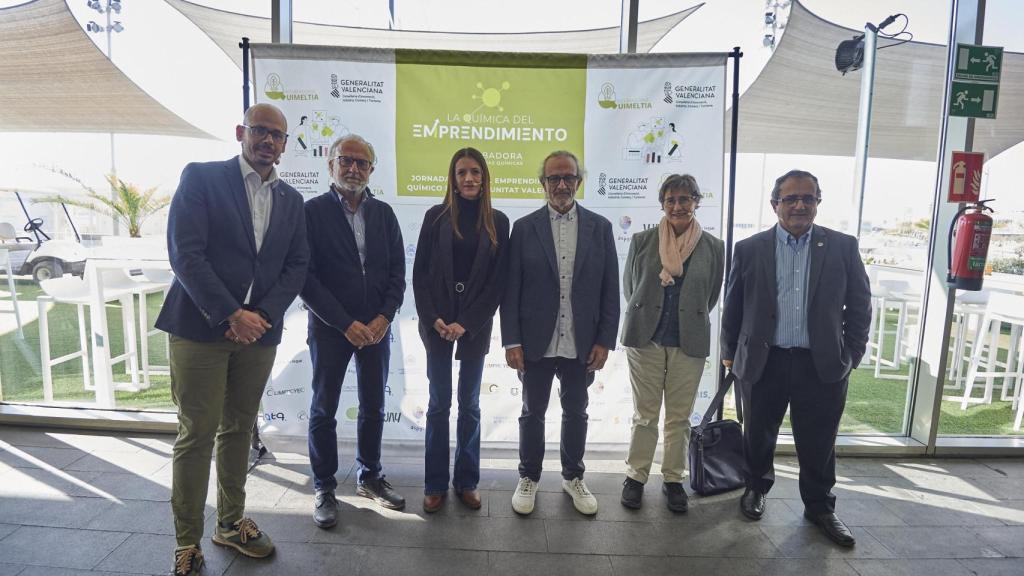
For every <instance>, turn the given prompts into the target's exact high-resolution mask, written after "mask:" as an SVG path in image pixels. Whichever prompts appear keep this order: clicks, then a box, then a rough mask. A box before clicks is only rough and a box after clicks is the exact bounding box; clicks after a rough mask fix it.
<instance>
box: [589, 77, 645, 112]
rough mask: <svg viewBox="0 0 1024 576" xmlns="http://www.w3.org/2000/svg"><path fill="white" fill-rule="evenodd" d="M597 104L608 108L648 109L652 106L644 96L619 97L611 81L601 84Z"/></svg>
mask: <svg viewBox="0 0 1024 576" xmlns="http://www.w3.org/2000/svg"><path fill="white" fill-rule="evenodd" d="M597 105H598V106H600V107H601V108H605V109H608V110H648V109H651V108H653V107H654V105H653V104H652V103H651V101H650V100H647V99H644V98H619V96H618V95H617V94H616V93H615V85H614V84H612V83H611V82H605V83H604V84H601V91H600V92H598V93H597Z"/></svg>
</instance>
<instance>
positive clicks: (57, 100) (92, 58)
mask: <svg viewBox="0 0 1024 576" xmlns="http://www.w3.org/2000/svg"><path fill="white" fill-rule="evenodd" d="M0 78H2V81H0V132H103V133H107V132H115V133H127V134H161V135H168V136H190V137H194V138H212V136H210V135H209V134H207V133H206V132H204V131H202V130H200V129H199V128H196V127H195V126H193V125H192V124H190V123H188V122H186V121H185V120H183V119H181V118H180V117H179V116H177V115H176V114H174V113H173V112H171V111H170V110H168V109H167V108H165V107H164V106H163V105H162V104H160V103H159V102H157V101H156V100H155V99H154V98H153V97H152V96H150V95H149V94H147V93H146V92H145V91H143V90H142V89H141V88H139V86H138V85H136V84H135V83H134V82H132V81H131V80H130V79H129V78H128V77H127V76H125V75H124V73H122V72H121V70H119V69H118V68H117V67H116V66H114V64H112V63H111V62H110V60H108V59H107V57H106V56H105V55H104V54H103V53H102V52H100V51H99V50H98V49H97V48H96V46H95V44H93V42H92V40H90V39H89V38H88V37H87V36H86V33H85V31H84V30H82V27H81V26H80V25H79V24H78V22H77V21H76V20H75V18H74V16H73V15H72V14H71V12H70V11H69V10H68V6H67V4H65V2H64V0H35V1H34V2H26V3H24V4H20V5H18V6H13V7H10V8H0Z"/></svg>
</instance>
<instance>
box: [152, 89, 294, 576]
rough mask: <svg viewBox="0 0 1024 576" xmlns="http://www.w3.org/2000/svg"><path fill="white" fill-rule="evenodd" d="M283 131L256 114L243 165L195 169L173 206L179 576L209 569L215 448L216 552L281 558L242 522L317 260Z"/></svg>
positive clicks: (276, 115) (279, 121)
mask: <svg viewBox="0 0 1024 576" xmlns="http://www.w3.org/2000/svg"><path fill="white" fill-rule="evenodd" d="M287 129H288V124H287V122H286V121H285V117H284V115H283V114H281V111H280V110H278V109H277V108H275V107H274V106H272V105H270V104H257V105H255V106H253V107H251V108H249V110H247V111H246V113H245V119H244V120H243V123H242V124H240V125H239V126H238V127H237V128H236V131H235V135H236V137H237V138H238V141H239V142H241V143H242V154H241V156H236V157H235V158H232V159H230V160H225V161H223V162H207V163H203V164H189V165H188V166H186V167H185V170H184V171H183V172H182V173H181V182H180V183H179V184H178V190H177V192H175V194H174V200H173V201H172V202H171V210H170V215H169V217H168V220H167V250H168V254H169V256H170V260H171V268H172V269H173V270H174V274H175V279H174V282H173V284H171V288H170V290H169V291H168V293H167V299H166V301H165V302H164V305H163V308H162V309H161V311H160V316H159V317H158V318H157V321H156V326H157V328H159V329H161V330H163V331H165V332H168V333H170V356H171V361H170V364H171V394H172V397H173V399H174V403H175V404H176V405H177V406H178V438H177V440H176V441H175V442H174V456H173V460H172V466H173V476H172V481H171V509H172V511H173V513H174V529H175V534H176V537H177V543H178V548H177V549H176V551H175V561H174V564H175V568H174V573H175V574H177V575H179V576H183V575H191V574H196V573H198V572H199V570H200V569H201V568H202V565H203V555H202V552H201V551H200V549H199V540H200V539H201V538H202V535H203V519H204V516H205V514H204V510H203V508H204V506H205V504H206V491H207V483H208V481H209V478H210V455H211V453H212V451H213V448H214V438H216V448H217V454H216V456H217V525H216V528H215V531H214V535H213V542H214V543H215V544H219V545H221V546H228V547H231V548H234V549H236V550H238V551H239V552H241V553H242V554H245V555H247V556H252V557H257V558H261V557H264V556H268V555H270V554H271V553H272V552H273V551H274V545H273V543H271V541H270V538H269V537H268V536H267V535H266V534H264V533H263V532H262V531H260V529H259V528H257V527H256V523H255V522H253V521H252V520H251V519H249V518H245V517H243V512H244V511H245V479H246V470H247V467H248V455H249V438H250V435H249V433H250V430H251V429H252V425H253V422H254V421H255V420H256V414H257V412H258V410H259V405H260V398H261V397H262V395H263V388H264V386H265V385H266V383H267V379H268V378H269V376H270V370H271V368H272V366H273V364H274V355H275V353H276V351H277V345H278V344H279V343H280V342H281V328H282V325H283V319H284V313H285V310H286V309H287V308H288V306H289V305H290V304H291V303H292V301H293V300H295V296H296V295H297V294H298V293H299V289H301V288H302V284H303V281H304V279H305V277H306V264H307V262H308V260H309V252H308V249H307V247H306V226H305V218H304V215H303V210H302V197H301V196H300V195H299V193H298V192H296V191H295V189H293V188H292V187H291V186H289V185H288V184H286V183H285V182H283V181H281V180H279V179H278V177H277V171H276V170H275V168H274V165H275V164H276V163H277V161H278V158H280V156H281V153H282V152H283V151H284V147H285V143H286V142H287V140H288V134H287Z"/></svg>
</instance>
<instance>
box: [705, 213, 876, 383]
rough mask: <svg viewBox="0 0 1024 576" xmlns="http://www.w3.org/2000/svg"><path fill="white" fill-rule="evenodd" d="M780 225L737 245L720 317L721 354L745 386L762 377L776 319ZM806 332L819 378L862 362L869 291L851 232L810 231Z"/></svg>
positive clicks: (834, 376) (836, 376) (838, 376)
mask: <svg viewBox="0 0 1024 576" xmlns="http://www.w3.org/2000/svg"><path fill="white" fill-rule="evenodd" d="M775 242H776V237H775V228H774V227H772V228H770V229H768V230H765V231H764V232H761V233H758V234H756V235H754V236H752V237H750V238H747V239H746V240H743V241H741V242H738V243H737V244H736V250H735V253H734V256H733V262H732V270H730V272H729V281H728V284H727V286H726V291H725V310H724V312H723V314H722V333H721V339H722V340H721V341H722V358H723V359H725V360H732V361H733V365H732V371H733V372H734V373H735V374H736V377H737V378H739V380H740V381H741V382H743V383H745V384H748V385H750V384H753V383H755V382H757V381H758V380H759V379H760V378H761V374H762V372H763V371H764V366H765V362H766V361H767V360H768V350H769V348H770V347H771V345H772V339H773V337H774V335H775V322H776V318H777V317H778V314H777V310H776V309H777V307H778V299H777V287H776V283H775ZM809 249H810V250H811V253H810V258H811V269H810V275H811V276H810V278H808V302H807V332H808V335H809V336H810V344H811V357H812V358H813V359H814V367H815V369H816V370H817V372H818V378H819V379H820V380H821V381H822V382H838V381H839V380H842V379H843V378H845V377H846V376H847V375H848V374H849V373H850V371H851V370H853V369H854V368H856V367H857V364H859V363H860V360H861V357H863V356H864V350H865V347H866V345H867V341H868V330H869V327H870V324H871V288H870V286H869V284H868V276H867V273H866V272H865V271H864V264H863V262H861V259H860V252H859V251H858V249H857V239H856V238H854V237H853V236H849V235H847V234H843V233H841V232H837V231H835V230H830V229H828V228H825V227H824V226H817V225H815V226H814V228H813V231H812V233H811V239H810V246H809Z"/></svg>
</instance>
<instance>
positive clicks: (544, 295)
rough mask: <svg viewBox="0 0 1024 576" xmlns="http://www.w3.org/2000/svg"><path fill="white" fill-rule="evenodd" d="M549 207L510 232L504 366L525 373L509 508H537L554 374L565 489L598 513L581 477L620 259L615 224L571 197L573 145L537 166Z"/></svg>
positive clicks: (615, 317)
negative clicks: (591, 392) (591, 389)
mask: <svg viewBox="0 0 1024 576" xmlns="http://www.w3.org/2000/svg"><path fill="white" fill-rule="evenodd" d="M540 181H541V184H542V185H543V186H544V192H545V195H546V197H547V205H546V206H544V207H543V208H541V209H540V210H537V211H536V212H533V213H532V214H529V215H527V216H524V217H523V218H521V219H520V220H518V221H516V223H515V225H514V226H513V228H512V236H511V238H510V239H509V271H508V285H507V286H506V288H505V295H504V298H503V301H502V304H501V338H502V343H503V344H504V346H505V359H506V361H507V362H508V365H509V366H510V367H512V368H515V369H516V370H517V371H518V372H519V376H520V378H521V379H522V381H523V411H522V415H521V416H520V417H519V477H520V478H519V484H518V486H517V487H516V491H515V493H514V494H513V496H512V509H513V510H515V511H516V512H518V513H519V514H529V513H530V512H532V511H533V507H534V501H535V496H536V490H537V482H539V481H540V473H541V464H542V462H543V460H544V414H545V413H546V412H547V409H548V400H549V399H550V397H551V383H552V379H553V378H554V377H555V376H558V379H559V382H560V386H559V398H560V400H561V402H562V436H561V459H562V488H563V489H564V490H565V491H566V492H567V493H568V494H569V495H570V496H571V497H572V499H573V505H574V506H575V507H576V510H578V511H579V512H580V513H582V514H587V515H592V514H596V513H597V499H595V498H594V495H593V494H591V492H590V490H589V489H587V485H586V484H585V483H584V482H583V471H584V466H583V453H584V451H585V450H586V443H587V402H588V396H587V387H588V386H589V385H590V383H591V382H593V380H594V372H595V371H597V370H600V369H601V368H602V367H604V363H605V361H606V360H607V359H608V351H609V350H611V349H613V348H614V347H615V334H616V332H617V331H618V326H619V261H618V256H617V255H616V253H615V238H614V236H613V235H612V226H611V223H609V222H608V220H607V219H605V218H604V217H602V216H600V215H598V214H596V213H594V212H591V211H590V210H587V209H586V208H584V207H582V206H580V205H579V204H578V203H576V201H575V196H576V191H577V190H579V187H580V184H581V183H582V181H583V178H582V169H581V168H580V164H579V161H578V160H577V159H576V156H575V155H573V154H572V153H571V152H565V151H558V152H552V153H551V154H549V155H548V157H547V158H546V159H545V160H544V163H543V164H542V165H541V172H540Z"/></svg>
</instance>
